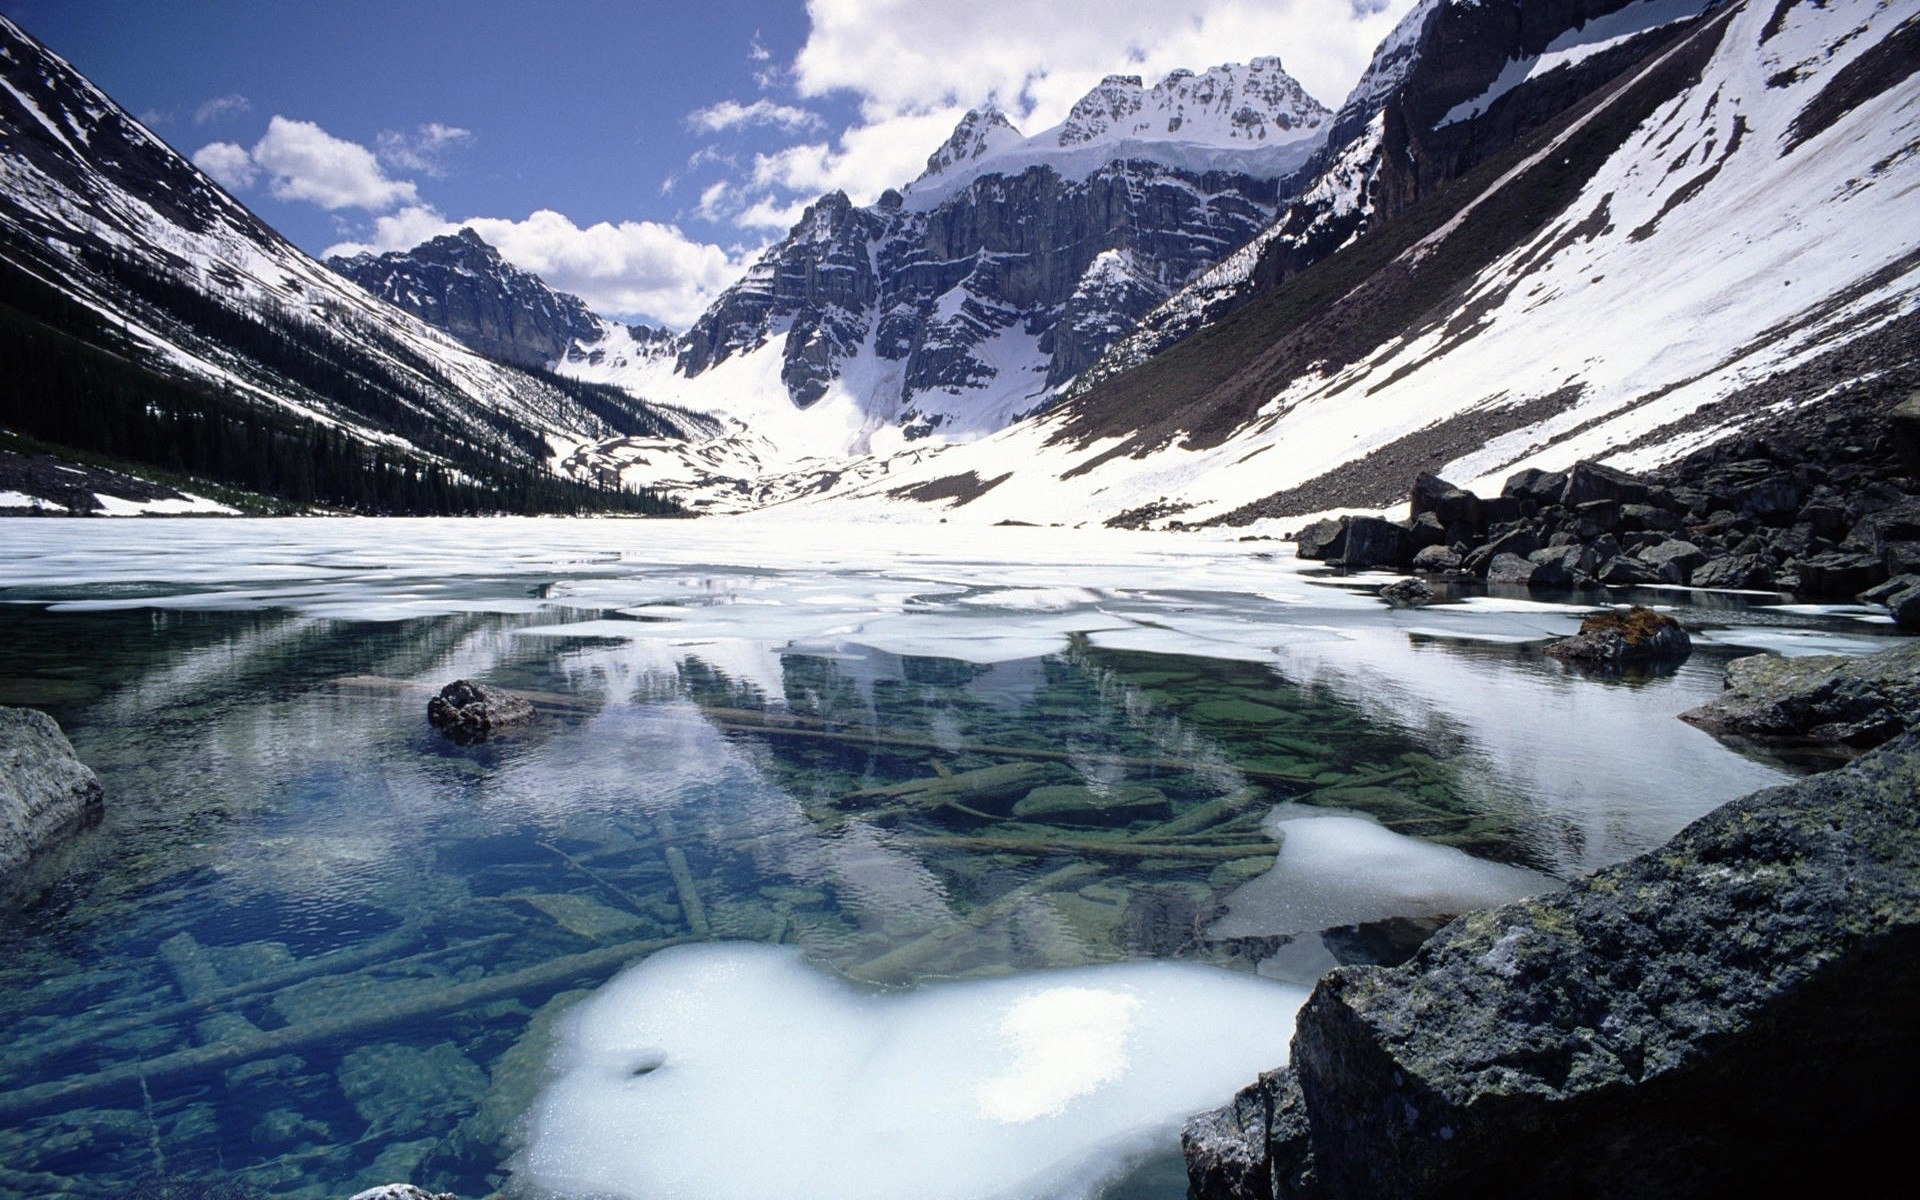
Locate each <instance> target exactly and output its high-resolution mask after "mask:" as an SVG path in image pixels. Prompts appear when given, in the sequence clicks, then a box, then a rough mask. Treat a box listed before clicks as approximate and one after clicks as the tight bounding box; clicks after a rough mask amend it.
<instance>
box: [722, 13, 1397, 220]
mask: <svg viewBox="0 0 1920 1200" xmlns="http://www.w3.org/2000/svg"><path fill="white" fill-rule="evenodd" d="M1414 2H1415V0H1271V2H1269V3H1263V4H1258V5H1252V4H1246V3H1245V2H1244V0H1053V2H1051V3H1049V4H1047V5H1044V6H1040V7H1037V8H1036V7H1035V6H1033V5H1032V4H1031V3H1030V0H970V3H968V4H966V5H945V4H939V5H934V4H926V3H924V2H922V0H809V3H808V6H807V11H808V15H809V16H810V18H811V28H810V30H809V33H808V37H807V41H806V44H805V45H804V46H803V47H802V48H801V50H800V52H799V54H798V55H797V56H796V58H795V59H794V61H793V63H792V67H791V71H790V74H789V76H788V78H790V80H791V83H792V87H793V89H794V90H795V91H796V92H797V94H798V95H799V96H800V97H801V98H802V99H818V98H821V97H825V96H828V95H840V96H849V97H851V98H852V99H853V100H854V101H855V103H856V105H857V108H858V112H859V114H860V115H859V119H858V120H857V121H856V122H855V123H854V124H853V125H851V126H850V127H848V128H846V129H844V130H842V131H840V132H839V133H838V134H837V135H835V136H831V137H818V136H816V137H812V138H808V139H807V140H805V141H800V142H795V143H794V144H791V145H788V146H785V147H783V148H781V149H778V150H774V151H770V152H765V153H761V154H758V155H756V156H755V157H754V160H753V165H752V168H751V172H750V175H749V178H747V179H745V180H735V181H734V186H733V187H732V188H731V190H729V191H727V192H725V193H720V192H715V191H714V189H711V188H709V189H708V191H707V192H706V193H703V195H702V203H701V207H700V209H699V210H698V211H699V215H700V216H702V217H704V218H706V219H709V220H718V219H731V220H732V221H733V222H734V224H736V225H737V226H740V227H742V228H775V227H780V226H781V225H782V223H790V221H789V218H790V217H791V216H795V215H797V214H798V211H799V209H800V208H801V207H803V206H804V202H805V201H807V200H811V199H812V198H813V197H814V196H816V195H818V194H820V193H822V192H827V191H833V190H836V189H837V190H841V191H845V192H846V193H847V194H848V195H849V196H850V197H852V199H853V200H854V201H855V202H856V203H863V204H864V203H870V202H872V201H873V200H874V199H875V198H876V197H877V196H878V195H879V194H880V193H881V192H882V191H883V190H885V189H886V188H888V187H897V186H899V185H901V184H904V183H907V182H910V181H912V180H913V179H914V178H916V177H917V176H918V175H919V174H920V172H921V171H922V170H923V169H924V168H925V166H926V159H927V155H929V154H930V153H932V152H933V150H934V149H935V148H936V147H938V146H939V145H940V144H941V143H942V142H943V141H945V140H946V138H947V136H948V135H949V134H950V133H951V132H952V131H953V127H954V125H955V124H956V123H958V121H959V120H960V118H961V116H962V115H964V114H965V112H966V110H967V109H968V108H970V107H973V106H976V105H979V104H982V103H984V102H986V101H988V100H992V101H994V102H995V103H997V104H999V105H1000V106H1001V108H1002V109H1003V110H1005V111H1006V112H1007V113H1008V115H1009V116H1010V117H1012V119H1013V120H1014V121H1015V123H1016V124H1018V125H1019V127H1020V128H1021V129H1022V130H1023V131H1024V132H1026V133H1029V134H1033V133H1038V132H1041V131H1043V130H1045V129H1047V128H1050V127H1051V126H1053V125H1056V124H1058V123H1059V122H1060V121H1062V120H1064V119H1065V118H1066V115H1067V112H1068V110H1069V109H1070V108H1071V107H1072V106H1073V103H1074V102H1075V101H1076V100H1078V99H1079V98H1080V97H1081V96H1083V95H1085V94H1086V93H1087V91H1089V90H1090V89H1091V88H1092V87H1093V86H1094V85H1095V84H1097V83H1098V82H1099V81H1100V79H1101V78H1102V77H1103V76H1106V75H1109V74H1116V73H1122V74H1135V75H1139V76H1141V77H1142V78H1143V79H1144V80H1145V81H1146V82H1147V83H1149V84H1151V83H1155V82H1158V81H1159V79H1161V78H1162V77H1164V76H1165V75H1166V74H1167V73H1168V72H1169V71H1172V70H1174V69H1176V68H1182V67H1184V68H1188V69H1192V70H1204V69H1206V68H1207V67H1210V66H1214V65H1217V64H1219V63H1225V62H1245V61H1247V60H1248V59H1250V58H1255V57H1260V56H1264V55H1269V54H1277V55H1279V56H1280V58H1281V60H1282V62H1283V63H1284V64H1285V65H1286V67H1287V69H1288V71H1289V72H1291V73H1292V74H1293V75H1294V76H1295V77H1296V78H1298V79H1299V80H1300V81H1301V83H1302V84H1303V85H1304V86H1305V87H1306V88H1307V90H1308V91H1309V92H1311V93H1312V94H1314V95H1315V96H1317V97H1319V98H1320V99H1321V100H1322V101H1324V102H1325V103H1327V104H1328V105H1330V106H1337V105H1338V104H1339V103H1340V102H1341V100H1343V99H1344V98H1345V96H1346V93H1347V91H1348V89H1350V88H1351V87H1352V85H1353V84H1354V82H1355V81H1357V80H1358V79H1359V77H1360V72H1361V71H1362V70H1363V69H1364V68H1365V66H1366V63H1367V60H1368V59H1369V58H1370V57H1371V56H1372V53H1373V49H1374V47H1375V46H1377V45H1378V44H1379V42H1380V39H1381V38H1382V37H1384V36H1385V35H1386V33H1387V32H1388V31H1389V30H1390V29H1392V27H1393V26H1394V25H1395V24H1396V23H1397V22H1398V21H1399V19H1400V18H1401V17H1402V16H1404V15H1405V14H1406V12H1407V11H1408V9H1410V8H1411V7H1412V5H1413V4H1414ZM776 112H778V113H792V114H799V113H804V112H807V110H806V109H803V108H797V107H791V106H786V105H777V104H773V103H772V102H770V101H766V100H762V101H759V102H757V103H756V104H754V105H741V104H739V103H737V102H735V101H725V102H722V103H721V104H717V105H714V106H712V107H711V108H708V109H702V110H700V112H698V113H695V114H694V115H693V117H692V118H690V124H692V125H694V127H695V128H701V129H711V130H718V129H721V128H731V127H735V126H738V125H742V124H746V123H748V122H750V121H754V120H758V121H759V122H760V123H762V124H775V123H776V122H775V121H774V120H773V119H772V114H774V113H776ZM749 114H754V115H753V116H749ZM759 114H766V115H765V116H764V117H763V116H760V115H759ZM781 127H782V128H784V129H785V130H786V131H788V132H791V133H796V134H798V133H802V132H803V131H806V130H809V129H817V128H818V126H803V125H800V124H798V123H797V122H796V123H788V124H783V125H781ZM722 199H724V201H725V203H721V200H722Z"/></svg>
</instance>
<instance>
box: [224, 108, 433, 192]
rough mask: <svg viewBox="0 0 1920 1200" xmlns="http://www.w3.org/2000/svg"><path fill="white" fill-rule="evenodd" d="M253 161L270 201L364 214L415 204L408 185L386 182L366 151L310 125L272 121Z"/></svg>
mask: <svg viewBox="0 0 1920 1200" xmlns="http://www.w3.org/2000/svg"><path fill="white" fill-rule="evenodd" d="M252 158H253V165H254V166H255V167H257V168H259V169H260V171H261V172H262V173H264V174H265V175H266V177H267V186H268V188H269V189H270V190H271V191H272V192H273V195H274V198H275V199H279V200H306V201H310V202H312V203H314V204H318V205H319V206H320V207H322V208H325V209H330V210H331V209H341V208H364V209H366V210H367V211H369V212H384V211H386V210H387V209H390V208H393V207H394V206H396V205H400V204H415V203H418V201H419V193H418V191H417V189H416V188H415V187H414V185H413V184H412V183H410V182H408V181H407V180H404V179H389V178H387V176H386V173H385V172H384V171H382V170H381V169H380V163H379V161H378V160H377V159H375V158H374V155H373V152H372V151H371V150H368V149H367V148H366V147H365V146H362V145H360V144H358V143H357V142H349V141H346V140H344V139H342V138H337V137H334V136H333V135H332V134H330V133H328V132H327V131H326V130H324V129H322V128H320V127H319V126H318V125H315V124H314V123H313V122H311V121H294V120H289V119H288V118H286V117H282V116H275V117H274V118H273V119H272V120H271V121H269V122H267V134H266V136H265V137H263V138H261V139H260V140H259V141H258V142H256V143H254V147H253V151H252Z"/></svg>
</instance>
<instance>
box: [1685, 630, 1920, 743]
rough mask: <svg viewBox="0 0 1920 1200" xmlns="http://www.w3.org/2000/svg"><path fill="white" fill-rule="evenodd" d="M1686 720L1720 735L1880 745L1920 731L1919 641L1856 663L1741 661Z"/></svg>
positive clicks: (1820, 658)
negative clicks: (1909, 731)
mask: <svg viewBox="0 0 1920 1200" xmlns="http://www.w3.org/2000/svg"><path fill="white" fill-rule="evenodd" d="M1680 719H1681V720H1683V721H1688V722H1691V723H1692V724H1695V725H1698V726H1699V727H1700V728H1702V729H1705V730H1707V731H1708V732H1710V733H1716V734H1734V735H1739V736H1746V737H1772V738H1804V739H1808V740H1811V741H1816V742H1837V743H1840V744H1843V745H1848V746H1855V747H1860V748H1866V747H1871V746H1877V745H1879V744H1880V743H1881V742H1884V741H1886V740H1887V739H1889V738H1891V737H1893V736H1894V735H1895V734H1898V733H1900V732H1902V731H1903V730H1907V729H1913V728H1916V727H1920V642H1904V643H1902V644H1900V645H1897V646H1895V647H1893V648H1892V649H1889V650H1882V651H1880V652H1879V653H1877V654H1867V655H1861V656H1859V657H1857V658H1849V657H1845V656H1842V655H1834V654H1816V655H1809V656H1806V657H1803V658H1779V657H1776V656H1774V655H1770V654H1757V655H1754V656H1752V657H1749V658H1737V659H1735V660H1734V661H1733V662H1731V663H1729V664H1728V665H1727V690H1726V691H1724V692H1722V693H1721V694H1720V695H1718V696H1716V697H1714V698H1713V699H1712V700H1709V701H1708V702H1707V703H1705V704H1702V705H1701V706H1700V707H1698V708H1694V709H1689V710H1687V711H1686V712H1683V713H1681V714H1680Z"/></svg>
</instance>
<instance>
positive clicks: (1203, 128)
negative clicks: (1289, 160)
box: [1054, 55, 1329, 146]
mask: <svg viewBox="0 0 1920 1200" xmlns="http://www.w3.org/2000/svg"><path fill="white" fill-rule="evenodd" d="M1328 115H1329V114H1328V112H1327V109H1326V107H1325V106H1324V105H1322V104H1321V103H1320V102H1319V101H1317V100H1315V99H1314V98H1313V97H1311V96H1309V95H1307V93H1306V90H1305V89H1304V88H1302V87H1301V86H1300V84H1299V81H1297V80H1295V79H1294V78H1293V76H1291V75H1289V74H1287V72H1286V69H1285V68H1284V67H1282V66H1281V65H1280V59H1279V56H1278V55H1270V56H1267V57H1265V58H1256V59H1254V60H1253V61H1252V62H1250V63H1248V64H1247V65H1246V66H1244V67H1242V66H1241V65H1240V64H1239V63H1227V64H1226V65H1224V66H1218V67H1214V68H1212V69H1211V70H1208V71H1205V72H1202V73H1200V74H1197V75H1196V74H1195V73H1194V72H1192V71H1188V70H1177V71H1173V72H1171V73H1170V74H1168V76H1167V77H1166V78H1165V79H1163V80H1161V81H1160V82H1159V83H1157V84H1155V85H1154V86H1153V88H1152V90H1151V91H1149V90H1147V89H1146V88H1144V87H1143V86H1142V84H1141V80H1140V76H1138V75H1109V76H1107V77H1106V78H1105V79H1103V80H1101V81H1100V85H1099V86H1098V87H1096V88H1094V89H1093V90H1092V91H1091V92H1088V93H1087V94H1086V95H1085V96H1084V97H1082V98H1081V99H1080V101H1079V103H1077V104H1075V105H1074V106H1073V110H1072V111H1071V112H1069V113H1068V114H1067V119H1066V120H1065V121H1064V122H1062V123H1061V125H1060V126H1059V131H1058V133H1057V134H1056V135H1055V139H1054V140H1055V141H1056V143H1057V144H1059V145H1062V146H1072V145H1078V144H1081V143H1083V142H1092V141H1098V140H1101V139H1103V138H1104V139H1109V140H1117V139H1123V138H1136V139H1142V140H1153V139H1161V140H1168V141H1176V140H1178V141H1206V142H1222V141H1224V142H1226V143H1229V144H1230V143H1233V142H1236V141H1244V142H1248V143H1255V142H1264V141H1266V140H1267V139H1269V138H1275V139H1283V138H1286V137H1287V136H1289V135H1291V134H1293V133H1295V132H1296V131H1298V130H1302V129H1314V128H1318V126H1319V124H1320V122H1321V121H1322V120H1324V119H1325V118H1326V117H1327V116H1328Z"/></svg>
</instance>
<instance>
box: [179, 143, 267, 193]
mask: <svg viewBox="0 0 1920 1200" xmlns="http://www.w3.org/2000/svg"><path fill="white" fill-rule="evenodd" d="M193 165H194V166H196V167H199V168H200V169H201V170H202V171H205V172H206V173H207V174H209V175H211V176H213V179H214V182H216V183H218V184H219V185H220V186H221V187H223V188H226V189H227V190H228V191H230V192H238V191H244V190H245V189H247V188H250V187H252V186H253V181H254V180H255V179H258V178H259V177H260V168H258V167H256V166H254V165H253V155H251V154H249V153H247V148H246V147H245V146H236V145H234V144H233V143H232V142H209V143H208V144H206V145H204V146H202V147H200V148H199V149H198V150H196V151H194V152H193Z"/></svg>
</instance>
